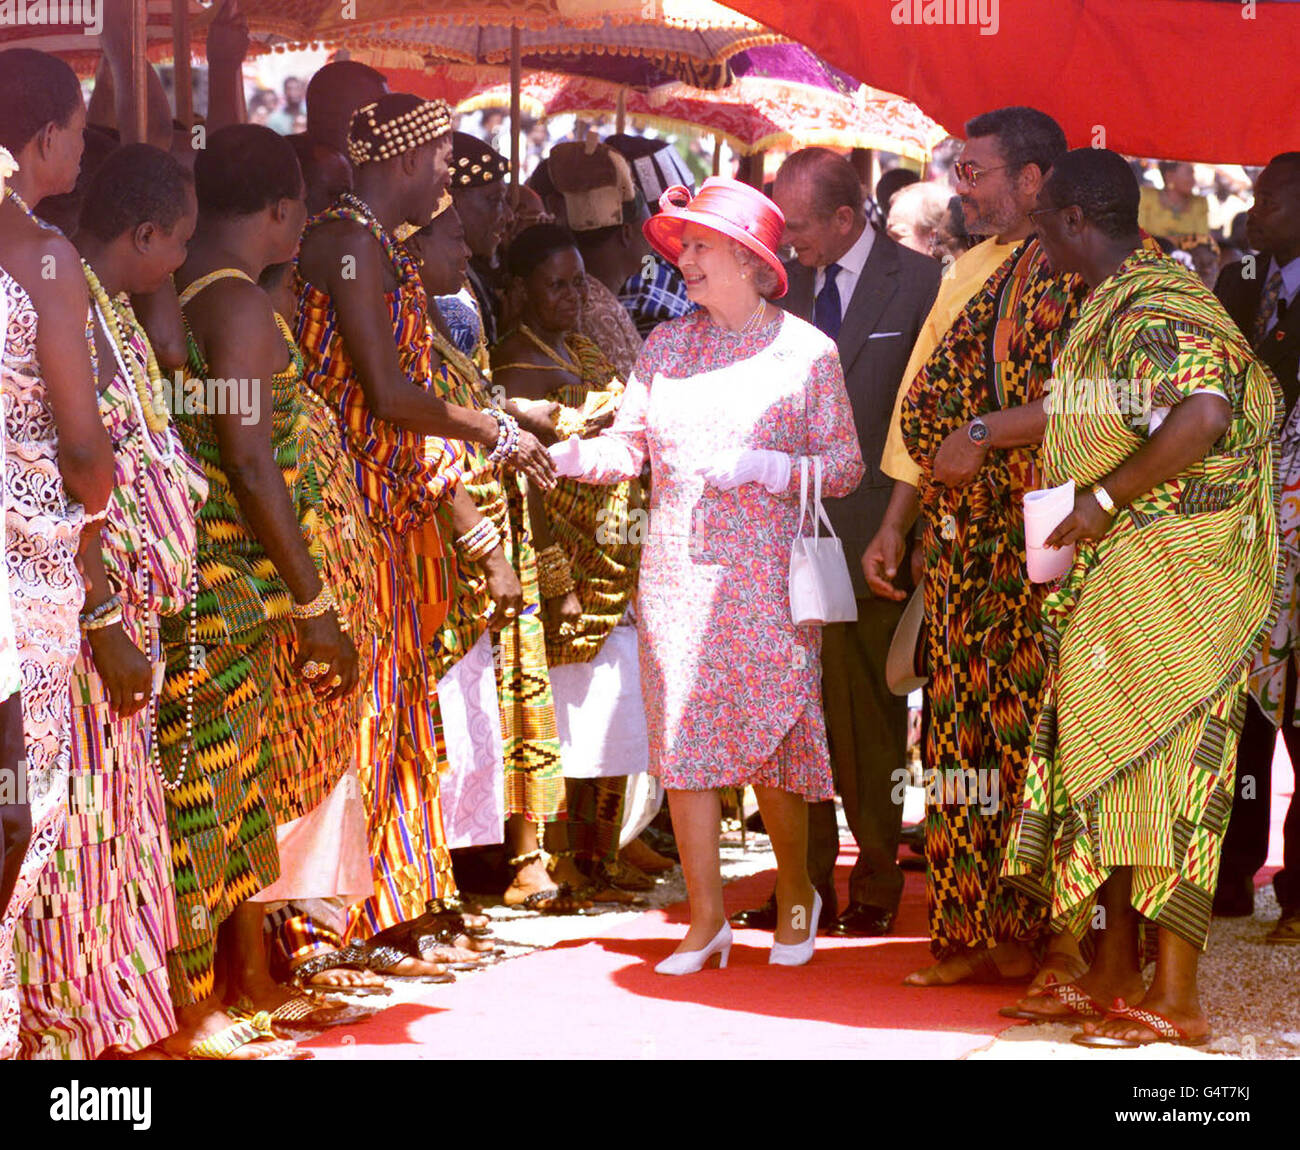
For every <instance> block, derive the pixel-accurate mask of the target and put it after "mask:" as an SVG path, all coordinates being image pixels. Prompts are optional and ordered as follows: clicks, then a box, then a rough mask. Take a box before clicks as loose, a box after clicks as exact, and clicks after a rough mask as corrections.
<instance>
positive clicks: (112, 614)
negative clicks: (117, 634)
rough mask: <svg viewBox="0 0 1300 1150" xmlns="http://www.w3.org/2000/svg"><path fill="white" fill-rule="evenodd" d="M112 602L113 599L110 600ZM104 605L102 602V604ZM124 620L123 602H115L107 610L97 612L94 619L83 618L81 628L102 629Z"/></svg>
mask: <svg viewBox="0 0 1300 1150" xmlns="http://www.w3.org/2000/svg"><path fill="white" fill-rule="evenodd" d="M110 602H111V600H110ZM101 605H102V604H101ZM121 621H122V604H121V603H120V602H118V603H114V604H113V606H112V607H110V608H109V609H108V610H107V611H105V612H103V613H102V614H97V615H96V616H95V617H94V618H93V619H83V620H82V621H81V629H82V630H83V631H87V632H89V631H102V630H103V629H104V628H105V627H112V626H113V625H114V624H116V623H120V622H121Z"/></svg>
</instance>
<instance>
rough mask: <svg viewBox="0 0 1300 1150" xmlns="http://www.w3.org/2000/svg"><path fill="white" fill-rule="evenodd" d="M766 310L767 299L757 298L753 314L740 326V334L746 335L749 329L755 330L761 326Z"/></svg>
mask: <svg viewBox="0 0 1300 1150" xmlns="http://www.w3.org/2000/svg"><path fill="white" fill-rule="evenodd" d="M766 310H767V300H765V299H763V298H761V297H760V298H759V301H758V307H756V308H755V309H754V314H753V315H751V316H750V317H749V319H747V320H746V321H745V322H744V323H743V324H741V326H740V334H742V335H748V334H749V333H750V332H751V331H757V330H758V329H759V328H760V327H762V326H763V314H764V312H766Z"/></svg>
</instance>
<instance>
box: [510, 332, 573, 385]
mask: <svg viewBox="0 0 1300 1150" xmlns="http://www.w3.org/2000/svg"><path fill="white" fill-rule="evenodd" d="M519 331H520V334H522V335H525V336H527V337H528V338H529V339H530V340H532V341H533V343H534V344H536V345H537V348H538V350H539V351H541V353H542V354H543V355H545V356H547V357H548V358H549V359H550V360H551V361H552V362H553V363H555V364H557V365H558V366H559V367H561V368H563V369H564V370H565V371H567V372H568V373H569V374H570V375H576V376H578V377H579V378H581V374H582V373H581V372H580V371H579V369H578V365H577V364H576V363H573V362H571V361H570V360H567V359H564V358H563V357H562V356H561V355H560V354H559V353H558V352H557V351H556V350H555V348H553V347H551V345H550V344H548V343H547V342H546V341H545V340H544V339H542V337H541V336H539V335H538V334H537V333H536V332H535V331H533V329H532V328H531V327H529V326H528V325H527V324H526V323H521V324H520V325H519Z"/></svg>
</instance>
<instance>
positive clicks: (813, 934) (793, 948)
mask: <svg viewBox="0 0 1300 1150" xmlns="http://www.w3.org/2000/svg"><path fill="white" fill-rule="evenodd" d="M821 920H822V896H821V895H820V894H818V893H817V892H816V891H813V905H812V919H811V921H810V922H809V930H808V937H807V938H806V939H804V940H803V942H777V941H776V939H773V940H772V953H771V954H770V955H768V958H767V961H768V965H769V966H803V965H804V964H805V963H807V962H808V961H810V960H811V958H812V956H813V949H814V947H816V945H817V927H818V925H819V924H820V923H821Z"/></svg>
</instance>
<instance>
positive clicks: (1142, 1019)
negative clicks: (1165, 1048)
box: [1070, 998, 1210, 1050]
mask: <svg viewBox="0 0 1300 1150" xmlns="http://www.w3.org/2000/svg"><path fill="white" fill-rule="evenodd" d="M1112 1018H1123V1019H1125V1020H1126V1021H1129V1022H1136V1023H1137V1024H1138V1025H1139V1026H1145V1027H1146V1028H1147V1029H1148V1030H1150V1031H1151V1032H1152V1034H1154V1035H1155V1037H1154V1038H1146V1039H1143V1038H1114V1037H1112V1036H1111V1035H1109V1034H1088V1033H1086V1032H1084V1033H1079V1034H1076V1035H1074V1037H1073V1038H1071V1039H1070V1041H1071V1042H1073V1043H1075V1045H1077V1046H1090V1047H1092V1048H1093V1049H1095V1050H1136V1049H1137V1048H1138V1047H1140V1046H1154V1045H1155V1044H1156V1043H1158V1042H1167V1043H1169V1044H1170V1045H1171V1046H1204V1045H1205V1044H1206V1043H1207V1042H1209V1041H1210V1035H1209V1032H1208V1031H1206V1033H1204V1034H1198V1035H1194V1036H1193V1035H1190V1034H1188V1033H1187V1031H1185V1030H1184V1029H1183V1028H1182V1027H1181V1026H1179V1025H1178V1024H1177V1023H1176V1022H1170V1021H1169V1019H1167V1018H1166V1017H1165V1016H1164V1015H1163V1014H1157V1013H1156V1012H1155V1011H1154V1010H1145V1009H1143V1008H1142V1007H1140V1006H1129V1005H1128V1004H1127V1003H1125V1001H1124V1000H1123V999H1122V998H1117V999H1115V1001H1114V1003H1113V1004H1112V1005H1111V1008H1110V1009H1109V1010H1108V1011H1106V1020H1109V1019H1112ZM1103 1021H1104V1020H1103Z"/></svg>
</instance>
